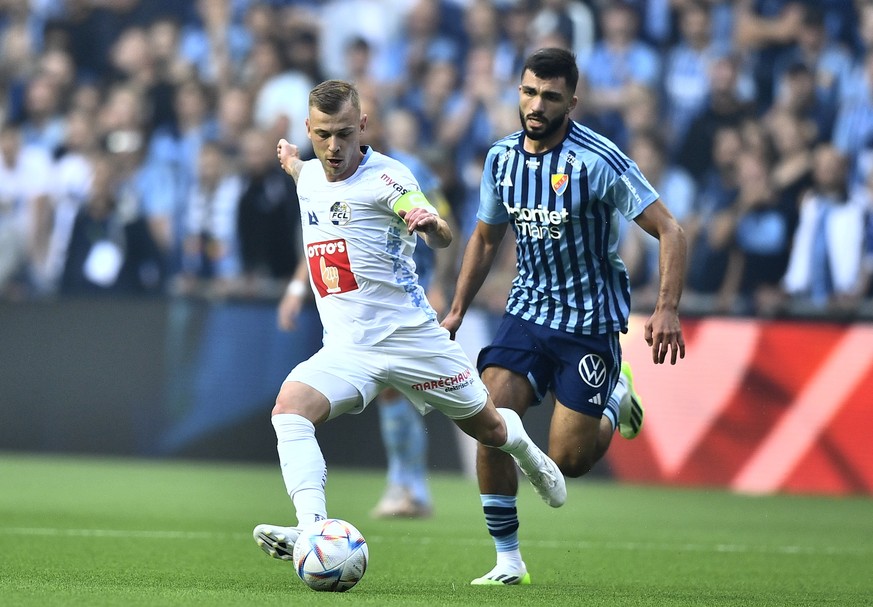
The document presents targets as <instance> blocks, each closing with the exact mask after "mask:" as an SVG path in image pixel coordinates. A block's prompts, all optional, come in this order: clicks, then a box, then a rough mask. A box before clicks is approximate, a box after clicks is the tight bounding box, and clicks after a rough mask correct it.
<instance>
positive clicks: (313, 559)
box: [292, 518, 370, 592]
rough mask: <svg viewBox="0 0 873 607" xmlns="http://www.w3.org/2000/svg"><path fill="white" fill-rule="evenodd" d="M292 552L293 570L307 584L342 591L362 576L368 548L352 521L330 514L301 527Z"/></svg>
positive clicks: (316, 588)
mask: <svg viewBox="0 0 873 607" xmlns="http://www.w3.org/2000/svg"><path fill="white" fill-rule="evenodd" d="M292 556H293V560H294V570H295V571H296V572H297V575H298V576H300V579H301V580H303V582H304V583H305V584H306V585H307V586H309V587H310V588H312V589H313V590H320V591H327V592H345V591H346V590H348V589H349V588H351V587H352V586H354V585H355V584H357V583H358V582H360V581H361V578H362V577H364V572H365V571H367V561H368V560H369V557H370V552H369V549H368V548H367V541H366V540H365V539H364V536H363V535H361V532H360V531H358V530H357V528H355V526H354V525H352V524H351V523H349V522H347V521H344V520H341V519H336V518H329V519H324V520H320V521H316V522H315V523H312V524H311V525H307V526H306V527H304V528H303V529H302V530H301V532H300V537H298V538H297V541H296V542H295V543H294V552H293V554H292Z"/></svg>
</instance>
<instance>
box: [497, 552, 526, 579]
mask: <svg viewBox="0 0 873 607" xmlns="http://www.w3.org/2000/svg"><path fill="white" fill-rule="evenodd" d="M524 568H525V567H524V561H522V560H521V550H519V549H517V548H516V549H515V550H510V551H508V552H498V553H497V566H496V567H495V569H499V570H500V571H501V572H505V573H513V574H515V573H518V572H519V571H521V570H522V569H524Z"/></svg>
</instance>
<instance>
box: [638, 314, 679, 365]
mask: <svg viewBox="0 0 873 607" xmlns="http://www.w3.org/2000/svg"><path fill="white" fill-rule="evenodd" d="M645 336H646V343H647V344H649V346H650V347H651V348H652V362H654V363H655V364H656V365H660V364H663V363H664V360H665V359H666V358H667V352H668V351H669V352H670V364H671V365H675V364H676V358H677V356H678V357H679V358H685V338H684V337H682V325H681V324H680V323H679V315H678V314H677V313H676V312H671V311H664V310H655V312H654V313H652V316H651V317H650V318H649V320H648V321H647V322H646V332H645Z"/></svg>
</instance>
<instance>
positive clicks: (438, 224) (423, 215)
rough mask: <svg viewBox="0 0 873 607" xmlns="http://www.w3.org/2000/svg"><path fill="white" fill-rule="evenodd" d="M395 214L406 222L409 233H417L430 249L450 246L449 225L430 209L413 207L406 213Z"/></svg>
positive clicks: (400, 211)
mask: <svg viewBox="0 0 873 607" xmlns="http://www.w3.org/2000/svg"><path fill="white" fill-rule="evenodd" d="M397 214H398V215H399V216H400V218H401V219H403V220H404V221H405V222H406V229H407V230H409V233H410V234H412V233H413V232H418V233H419V234H421V237H422V238H424V242H425V243H427V246H429V247H430V248H431V249H445V248H446V247H447V246H449V245H450V244H452V230H451V228H450V227H449V224H448V223H447V222H446V221H445V220H444V219H443V218H442V217H440V216H439V215H437V214H436V213H434V212H433V211H432V210H430V209H425V208H422V207H413V208H411V209H409V210H408V211H404V210H399V211H397Z"/></svg>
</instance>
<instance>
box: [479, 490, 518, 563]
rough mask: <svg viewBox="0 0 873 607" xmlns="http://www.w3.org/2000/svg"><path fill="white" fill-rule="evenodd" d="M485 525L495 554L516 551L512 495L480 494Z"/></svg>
mask: <svg viewBox="0 0 873 607" xmlns="http://www.w3.org/2000/svg"><path fill="white" fill-rule="evenodd" d="M479 499H480V500H482V510H483V511H484V512H485V525H486V526H487V527H488V533H490V534H491V538H492V539H493V540H494V547H495V548H497V552H498V553H500V552H512V551H515V550H518V510H517V509H516V497H515V496H514V495H495V494H481V495H479Z"/></svg>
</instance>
